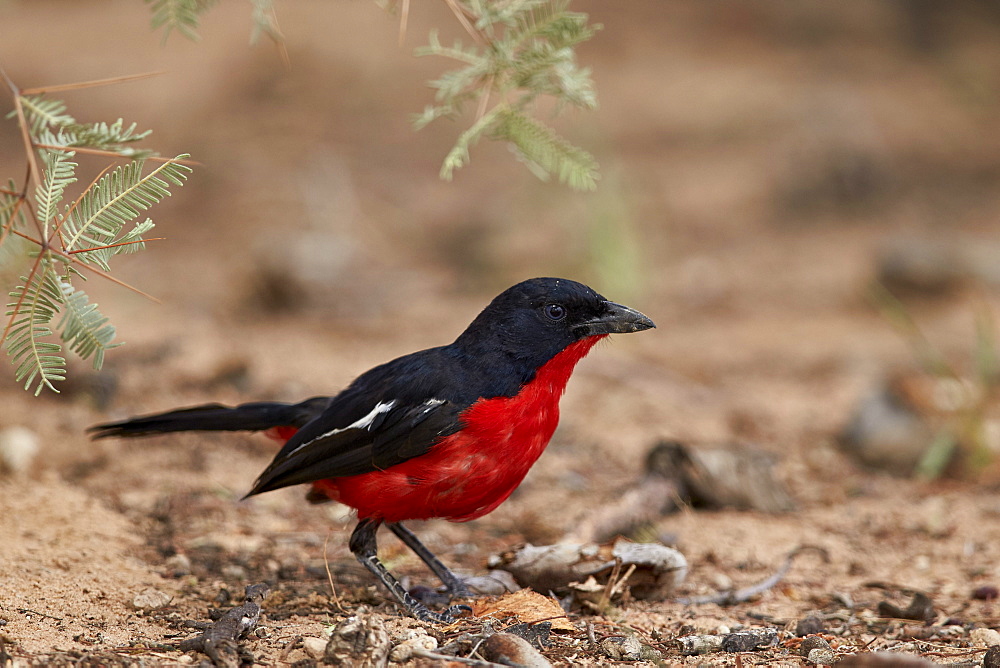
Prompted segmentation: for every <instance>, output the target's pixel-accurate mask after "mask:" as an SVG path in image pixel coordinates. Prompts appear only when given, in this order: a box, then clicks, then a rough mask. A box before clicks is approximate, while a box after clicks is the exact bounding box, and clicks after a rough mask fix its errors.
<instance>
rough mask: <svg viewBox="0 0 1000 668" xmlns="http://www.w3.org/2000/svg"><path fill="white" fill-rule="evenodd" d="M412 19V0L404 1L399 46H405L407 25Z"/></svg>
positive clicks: (400, 13)
mask: <svg viewBox="0 0 1000 668" xmlns="http://www.w3.org/2000/svg"><path fill="white" fill-rule="evenodd" d="M409 19H410V0H403V6H402V8H401V9H400V10H399V45H400V46H403V42H405V41H406V24H407V23H408V22H409Z"/></svg>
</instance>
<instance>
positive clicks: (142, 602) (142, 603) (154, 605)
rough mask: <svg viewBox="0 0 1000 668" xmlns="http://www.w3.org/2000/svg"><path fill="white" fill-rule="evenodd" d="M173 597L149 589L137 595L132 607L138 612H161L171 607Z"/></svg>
mask: <svg viewBox="0 0 1000 668" xmlns="http://www.w3.org/2000/svg"><path fill="white" fill-rule="evenodd" d="M171 600H173V597H172V596H171V595H170V594H168V593H166V592H162V591H160V590H159V589H152V588H147V589H143V590H142V591H141V592H139V593H138V594H136V595H135V597H134V598H133V599H132V607H133V608H135V609H136V610H146V611H149V610H159V609H160V608H164V607H166V606H168V605H170V601H171Z"/></svg>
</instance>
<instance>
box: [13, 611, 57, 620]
mask: <svg viewBox="0 0 1000 668" xmlns="http://www.w3.org/2000/svg"><path fill="white" fill-rule="evenodd" d="M17 611H18V612H20V613H21V614H22V615H38V616H39V617H44V618H46V619H54V620H56V621H57V622H61V621H62V620H63V618H62V617H53V616H52V615H46V614H45V613H44V612H38V611H37V610H32V609H31V608H18V609H17Z"/></svg>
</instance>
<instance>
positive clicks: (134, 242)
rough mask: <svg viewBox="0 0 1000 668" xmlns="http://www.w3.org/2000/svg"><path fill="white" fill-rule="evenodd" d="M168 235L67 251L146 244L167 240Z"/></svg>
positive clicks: (82, 251)
mask: <svg viewBox="0 0 1000 668" xmlns="http://www.w3.org/2000/svg"><path fill="white" fill-rule="evenodd" d="M166 240H167V238H166V237H152V238H149V239H136V240H135V241H122V242H120V243H117V244H108V245H107V246H94V247H93V248H77V249H76V250H71V251H66V252H67V253H69V254H70V255H73V254H74V253H89V252H90V251H99V250H107V249H108V248H117V247H118V246H131V245H132V244H144V243H146V242H147V241H166Z"/></svg>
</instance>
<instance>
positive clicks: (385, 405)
mask: <svg viewBox="0 0 1000 668" xmlns="http://www.w3.org/2000/svg"><path fill="white" fill-rule="evenodd" d="M395 405H396V400H395V399H393V400H392V401H380V402H379V403H378V404H376V405H375V408H373V409H372V411H371V413H369V414H368V415H366V416H364V417H363V418H361V419H360V420H358V421H357V422H353V423H351V424H349V425H347V426H346V427H339V428H337V429H331V430H330V431H328V432H326V433H325V434H320V435H319V436H317V437H316V438H314V439H312V440H311V441H306V442H305V443H301V444H300V445H299V447H297V448H295V449H294V450H292V451H291V452H289V453H288V455H289V456H291V455H294V454H295V453H296V452H298V451H299V450H301V449H302V448H304V447H306V446H307V445H309V444H310V443H315V442H316V441H318V440H320V439H324V438H328V437H330V436H335V435H336V434H339V433H340V432H342V431H347V430H348V429H368V428H369V427H371V426H372V423H373V422H375V418H376V417H378V416H379V415H381V414H382V413H388V412H389V411H391V410H392V407H393V406H395Z"/></svg>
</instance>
